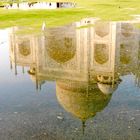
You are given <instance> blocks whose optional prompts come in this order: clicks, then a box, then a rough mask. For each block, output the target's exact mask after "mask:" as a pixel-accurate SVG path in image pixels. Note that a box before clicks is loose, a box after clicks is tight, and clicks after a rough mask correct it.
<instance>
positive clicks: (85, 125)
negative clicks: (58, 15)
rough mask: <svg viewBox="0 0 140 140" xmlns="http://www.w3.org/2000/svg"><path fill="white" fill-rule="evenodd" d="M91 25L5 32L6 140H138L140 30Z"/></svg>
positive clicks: (0, 64) (0, 36)
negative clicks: (33, 33) (28, 31)
mask: <svg viewBox="0 0 140 140" xmlns="http://www.w3.org/2000/svg"><path fill="white" fill-rule="evenodd" d="M94 21H95V20H94ZM94 21H93V20H91V21H90V22H89V21H87V20H82V21H80V22H76V23H74V24H71V25H67V26H64V27H58V28H50V29H46V31H44V32H43V33H42V34H41V35H28V34H27V35H23V34H22V35H19V34H16V32H17V31H18V30H20V28H18V27H13V28H10V29H7V30H0V68H1V69H0V76H1V79H0V91H1V92H0V137H1V139H3V140H5V139H10V138H12V139H14V140H16V139H17V140H18V139H19V138H20V139H23V140H25V139H26V140H28V139H34V140H38V139H41V140H43V139H46V138H47V139H51V140H53V139H57V140H59V139H63V140H65V139H66V140H69V139H75V140H81V139H85V140H88V139H89V140H90V139H91V140H92V139H104V140H108V139H128V140H129V139H130V140H132V139H138V138H139V137H140V131H139V129H140V127H139V126H140V119H139V118H140V72H139V69H140V29H138V28H136V26H133V24H132V22H94ZM87 23H88V24H94V26H90V27H89V28H79V27H80V26H85V24H87Z"/></svg>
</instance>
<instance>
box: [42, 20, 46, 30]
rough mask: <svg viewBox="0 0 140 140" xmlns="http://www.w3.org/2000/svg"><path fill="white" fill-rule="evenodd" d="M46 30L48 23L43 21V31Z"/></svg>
mask: <svg viewBox="0 0 140 140" xmlns="http://www.w3.org/2000/svg"><path fill="white" fill-rule="evenodd" d="M45 30H46V23H45V22H43V24H42V31H45Z"/></svg>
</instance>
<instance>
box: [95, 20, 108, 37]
mask: <svg viewBox="0 0 140 140" xmlns="http://www.w3.org/2000/svg"><path fill="white" fill-rule="evenodd" d="M109 32H110V29H109V23H107V22H97V23H96V24H95V33H96V35H98V36H100V37H105V36H107V35H108V34H109Z"/></svg>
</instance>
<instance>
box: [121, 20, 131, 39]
mask: <svg viewBox="0 0 140 140" xmlns="http://www.w3.org/2000/svg"><path fill="white" fill-rule="evenodd" d="M121 33H122V35H123V36H124V37H130V36H131V35H132V34H133V25H132V24H130V23H122V24H121Z"/></svg>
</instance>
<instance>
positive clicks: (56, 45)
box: [47, 36, 76, 63]
mask: <svg viewBox="0 0 140 140" xmlns="http://www.w3.org/2000/svg"><path fill="white" fill-rule="evenodd" d="M47 54H48V55H49V56H50V57H51V58H52V59H53V60H55V61H56V62H57V63H65V62H68V61H70V60H71V59H72V58H73V57H74V56H75V54H76V46H75V43H74V39H73V38H71V37H63V38H59V37H58V38H57V37H55V36H52V37H50V38H47Z"/></svg>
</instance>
